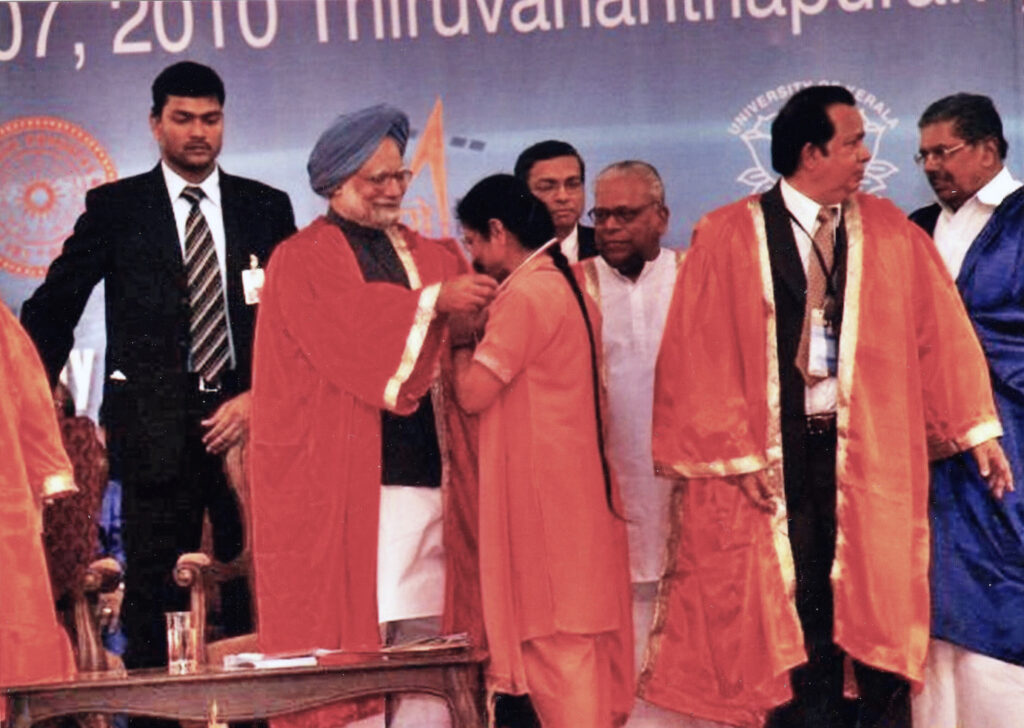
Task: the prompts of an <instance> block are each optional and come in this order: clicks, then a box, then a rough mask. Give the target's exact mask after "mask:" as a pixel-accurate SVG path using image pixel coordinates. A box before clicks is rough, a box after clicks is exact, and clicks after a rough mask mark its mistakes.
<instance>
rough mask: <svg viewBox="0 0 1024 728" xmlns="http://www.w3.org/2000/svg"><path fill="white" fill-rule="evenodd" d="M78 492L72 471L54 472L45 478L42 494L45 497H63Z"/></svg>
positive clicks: (45, 498)
mask: <svg viewBox="0 0 1024 728" xmlns="http://www.w3.org/2000/svg"><path fill="white" fill-rule="evenodd" d="M77 492H78V486H76V485H75V479H74V476H73V475H72V474H71V473H54V474H53V475H47V476H46V478H45V479H44V480H43V485H42V488H41V489H40V496H41V497H42V498H43V499H44V500H47V499H52V498H61V497H63V496H68V495H72V494H74V493H77Z"/></svg>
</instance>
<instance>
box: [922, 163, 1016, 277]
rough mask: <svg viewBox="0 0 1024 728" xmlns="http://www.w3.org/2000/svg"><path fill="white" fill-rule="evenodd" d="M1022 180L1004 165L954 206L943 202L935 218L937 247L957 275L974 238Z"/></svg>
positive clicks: (952, 272) (947, 266)
mask: <svg viewBox="0 0 1024 728" xmlns="http://www.w3.org/2000/svg"><path fill="white" fill-rule="evenodd" d="M1020 186H1021V183H1020V182H1018V181H1017V180H1015V179H1014V178H1013V176H1012V175H1011V174H1010V171H1009V170H1008V169H1006V167H1003V168H1002V169H1001V170H999V174H997V175H996V176H995V177H993V178H992V179H990V180H989V181H988V184H986V185H985V186H984V187H982V188H981V189H980V190H978V191H977V192H976V193H975V194H974V197H972V198H971V199H969V200H967V202H965V203H964V204H963V205H961V206H960V209H959V210H956V211H954V210H952V209H951V208H949V207H947V206H946V205H945V204H943V203H941V202H940V203H939V204H940V205H941V206H942V210H941V212H940V213H939V218H938V220H936V222H935V234H934V238H935V247H936V248H938V249H939V255H941V256H942V260H943V261H944V262H945V263H946V268H947V269H948V270H949V274H950V275H951V276H953V278H956V277H957V276H958V275H960V266H962V265H963V263H964V257H965V256H966V255H967V251H968V249H969V248H970V247H971V244H972V243H973V242H974V239H975V238H976V237H978V235H980V234H981V231H982V229H983V228H984V227H985V225H986V224H987V223H988V219H989V218H990V217H992V213H993V212H995V209H996V208H997V207H999V204H1000V203H1001V202H1002V201H1003V200H1004V199H1006V197H1008V196H1009V195H1010V194H1012V193H1013V192H1015V191H1016V190H1017V188H1018V187H1020Z"/></svg>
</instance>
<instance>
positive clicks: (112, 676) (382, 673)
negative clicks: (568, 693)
mask: <svg viewBox="0 0 1024 728" xmlns="http://www.w3.org/2000/svg"><path fill="white" fill-rule="evenodd" d="M484 656H485V653H484V652H482V651H480V650H473V649H466V650H465V651H462V652H460V653H459V654H454V655H444V656H433V657H430V658H425V657H421V656H416V657H407V656H403V655H398V654H387V655H379V656H377V655H375V656H373V657H371V658H368V659H367V660H365V661H362V660H361V661H360V662H359V663H358V664H352V665H339V666H333V665H332V666H317V667H293V668H286V669H276V670H268V669H245V670H225V669H222V668H215V667H201V668H200V669H199V672H196V673H194V674H190V675H168V674H167V671H166V669H165V668H154V669H148V670H130V671H128V672H126V673H110V672H107V673H89V674H83V675H80V676H79V678H78V679H77V680H75V681H74V682H65V683H51V684H48V685H28V686H22V687H10V688H4V689H3V694H6V695H7V696H8V697H9V698H10V708H11V714H10V716H8V721H9V725H10V726H11V728H29V726H31V725H32V724H33V723H35V722H37V721H41V720H45V719H47V718H53V717H56V716H62V715H72V714H75V713H127V714H132V715H149V716H155V717H160V718H171V719H176V720H197V721H204V722H205V721H206V720H207V719H208V718H209V716H210V712H211V708H212V706H213V704H214V701H216V704H217V717H218V720H220V721H225V722H226V721H240V720H254V719H257V718H269V717H272V716H276V715H282V714H284V713H290V712H292V711H295V710H304V709H307V708H315V707H318V706H321V705H325V704H327V703H333V702H336V701H339V700H345V699H347V698H357V697H365V696H373V695H383V694H385V693H402V692H417V693H428V694H430V695H436V696H438V697H441V698H444V699H445V700H447V701H448V705H449V707H450V708H451V712H452V726H453V728H483V726H485V725H486V722H487V721H486V714H485V709H484V691H483V683H482V671H481V664H482V661H483V659H484Z"/></svg>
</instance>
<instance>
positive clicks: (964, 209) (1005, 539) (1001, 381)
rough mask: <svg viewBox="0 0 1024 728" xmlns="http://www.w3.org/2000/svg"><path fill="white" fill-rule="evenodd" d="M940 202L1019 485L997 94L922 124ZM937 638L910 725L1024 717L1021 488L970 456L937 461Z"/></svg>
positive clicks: (1014, 251) (1019, 407)
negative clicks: (994, 485)
mask: <svg viewBox="0 0 1024 728" xmlns="http://www.w3.org/2000/svg"><path fill="white" fill-rule="evenodd" d="M918 126H919V128H920V131H921V143H920V152H919V154H918V155H917V160H918V163H919V164H921V166H922V167H923V169H924V172H925V174H926V175H927V177H928V182H929V183H930V184H931V186H932V188H933V189H934V190H935V195H936V197H937V198H938V201H937V202H936V203H935V204H933V205H931V206H929V207H925V208H922V209H920V210H917V211H916V212H914V213H913V214H912V215H911V219H913V220H914V221H915V222H916V223H918V224H919V225H920V226H921V227H923V228H924V229H925V230H927V231H928V232H929V233H931V234H932V236H933V238H934V239H935V244H936V247H937V248H938V250H939V253H940V255H941V256H942V258H943V260H944V261H945V263H946V266H947V267H948V268H949V271H950V273H951V274H952V276H953V278H954V279H955V280H956V285H957V288H958V289H959V291H960V295H961V296H962V297H963V300H964V304H965V306H966V308H967V312H968V314H969V315H970V317H971V320H972V322H973V323H974V328H975V331H977V334H978V338H979V339H980V340H981V345H982V348H983V349H984V351H985V355H986V357H987V359H988V364H989V372H990V375H991V377H992V388H993V391H994V393H995V400H996V405H997V407H998V411H999V416H1000V419H1001V420H1002V425H1003V432H1004V434H1003V442H1002V445H1003V450H1004V451H1005V452H1006V456H1007V458H1008V459H1009V461H1010V465H1011V467H1012V469H1013V476H1014V482H1017V483H1021V482H1024V188H1022V186H1021V183H1020V182H1019V181H1017V180H1015V179H1014V178H1013V177H1012V176H1011V175H1010V172H1009V171H1008V170H1007V169H1006V168H1005V167H1004V166H1003V160H1004V159H1005V157H1006V150H1007V144H1006V140H1005V138H1004V137H1003V129H1002V122H1001V121H1000V118H999V114H998V113H997V112H996V109H995V106H994V105H993V103H992V101H991V99H989V98H988V97H986V96H978V95H973V94H964V93H959V94H955V95H953V96H948V97H946V98H943V99H940V100H939V101H936V102H935V103H933V104H932V105H931V106H929V107H928V109H926V110H925V112H924V114H923V115H922V116H921V120H920V122H919V123H918ZM930 518H931V525H932V566H931V586H932V623H931V632H932V641H931V643H930V645H929V656H928V663H927V667H926V678H925V689H924V691H923V692H922V694H921V695H920V696H918V697H917V699H916V700H915V703H914V713H915V715H914V723H915V725H925V726H929V728H947V726H948V727H949V728H954V726H955V727H957V728H971V727H972V726H990V725H1006V724H1007V723H1006V721H1008V720H1009V721H1012V720H1015V719H1013V718H1011V717H1010V716H1013V715H1021V714H1022V713H1024V619H1022V618H1021V615H1022V614H1024V494H1022V493H1017V492H1005V493H1003V492H996V491H992V492H990V490H989V488H988V486H987V485H986V483H985V480H984V479H983V478H982V477H981V476H980V475H979V473H978V470H977V467H976V465H975V463H974V461H973V460H972V459H971V458H970V457H968V456H965V455H962V454H961V455H957V456H955V457H951V458H949V459H946V460H941V461H937V462H936V463H935V464H934V465H933V467H932V489H931V501H930Z"/></svg>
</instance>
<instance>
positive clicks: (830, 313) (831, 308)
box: [786, 208, 839, 326]
mask: <svg viewBox="0 0 1024 728" xmlns="http://www.w3.org/2000/svg"><path fill="white" fill-rule="evenodd" d="M786 214H787V215H789V219H790V220H792V221H793V223H794V224H795V225H796V226H797V227H798V228H800V231H801V232H802V233H803V234H804V235H806V236H807V239H808V240H810V241H811V249H812V250H813V251H814V257H815V259H816V260H817V261H818V265H819V266H821V272H822V273H823V274H824V275H825V300H824V302H823V311H822V313H823V315H824V318H825V321H826V323H828V325H829V326H838V323H839V322H838V319H839V302H838V288H837V286H836V269H837V260H838V259H837V257H836V255H835V247H836V246H834V247H833V255H832V267H831V268H829V267H828V266H826V265H825V256H824V254H823V253H822V252H821V249H820V248H819V247H818V244H817V243H815V242H814V236H813V235H811V234H810V233H809V232H808V231H807V228H805V227H804V226H803V225H802V224H801V223H800V221H799V220H797V219H796V215H794V214H793V213H792V212H791V211H790V210H789V209H788V208H787V209H786ZM838 220H839V218H836V220H835V221H833V226H834V227H833V231H832V234H833V235H835V233H836V230H835V228H837V227H838ZM835 242H837V243H838V240H837V241H835Z"/></svg>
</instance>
